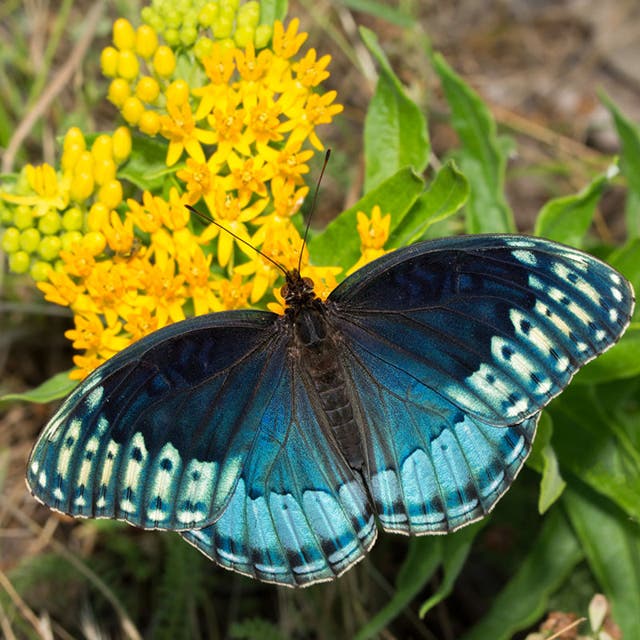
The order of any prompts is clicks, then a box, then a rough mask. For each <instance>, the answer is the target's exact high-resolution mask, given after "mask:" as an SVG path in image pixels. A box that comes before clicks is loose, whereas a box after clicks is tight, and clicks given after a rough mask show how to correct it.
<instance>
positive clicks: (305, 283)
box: [280, 269, 317, 309]
mask: <svg viewBox="0 0 640 640" xmlns="http://www.w3.org/2000/svg"><path fill="white" fill-rule="evenodd" d="M314 287H315V285H314V284H313V280H312V279H311V278H303V277H302V276H301V275H300V272H299V271H298V270H297V269H292V270H291V271H288V272H287V280H286V282H285V284H284V285H283V286H282V288H281V289H280V293H281V295H282V297H283V298H284V301H285V304H286V305H287V307H288V308H290V309H300V308H301V307H304V306H306V305H308V304H310V303H311V302H312V301H313V300H315V299H316V298H317V296H316V294H315V291H314Z"/></svg>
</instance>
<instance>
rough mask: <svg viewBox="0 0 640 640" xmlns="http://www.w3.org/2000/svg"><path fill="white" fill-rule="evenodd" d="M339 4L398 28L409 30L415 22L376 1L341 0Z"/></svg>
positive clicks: (397, 10) (398, 11) (408, 16)
mask: <svg viewBox="0 0 640 640" xmlns="http://www.w3.org/2000/svg"><path fill="white" fill-rule="evenodd" d="M340 4H342V5H343V6H345V7H348V8H349V9H352V10H353V11H360V12H361V13H368V14H369V15H370V16H374V17H376V18H381V19H382V20H386V21H387V22H390V23H391V24H395V25H397V26H398V27H404V28H410V27H413V26H414V25H415V22H416V21H415V19H414V18H413V16H411V15H410V14H409V13H407V12H406V11H403V10H402V9H399V8H398V7H393V6H390V5H389V4H388V3H384V2H377V1H376V0H341V2H340Z"/></svg>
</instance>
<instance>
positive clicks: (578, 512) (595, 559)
mask: <svg viewBox="0 0 640 640" xmlns="http://www.w3.org/2000/svg"><path fill="white" fill-rule="evenodd" d="M563 503H564V504H565V506H566V509H567V513H568V514H569V519H570V521H571V524H572V525H573V528H574V531H575V532H576V535H577V537H578V539H579V540H580V543H581V546H582V548H583V549H584V552H585V555H586V557H587V561H588V563H589V567H590V569H591V571H592V573H593V574H594V576H595V577H596V579H597V581H598V583H599V584H600V587H601V588H602V590H603V591H604V593H605V595H606V596H607V597H608V598H609V600H610V602H611V610H612V614H613V619H614V621H615V622H616V624H618V625H619V626H620V629H621V631H622V637H624V638H640V615H638V606H639V605H640V525H639V524H638V521H637V520H630V519H629V518H628V517H627V515H626V514H625V513H624V512H622V511H621V510H619V509H617V508H616V507H615V505H613V504H611V502H610V501H608V500H606V499H604V498H602V497H601V496H599V495H598V494H597V493H595V492H594V491H590V490H588V489H587V488H586V487H583V486H582V487H581V486H573V487H572V488H571V489H568V490H567V491H566V492H565V494H564V497H563Z"/></svg>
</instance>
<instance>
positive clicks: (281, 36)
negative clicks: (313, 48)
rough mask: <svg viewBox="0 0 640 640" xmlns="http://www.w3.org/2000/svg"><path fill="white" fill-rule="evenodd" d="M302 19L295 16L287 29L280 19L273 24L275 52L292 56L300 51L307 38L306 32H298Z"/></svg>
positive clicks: (288, 56)
mask: <svg viewBox="0 0 640 640" xmlns="http://www.w3.org/2000/svg"><path fill="white" fill-rule="evenodd" d="M299 25H300V20H298V18H294V19H293V20H292V21H291V22H290V23H289V25H288V26H287V29H286V31H285V29H284V25H283V24H282V22H280V21H279V20H276V22H275V23H274V25H273V40H272V47H273V52H274V53H275V54H276V55H277V56H280V57H281V58H285V59H286V58H292V57H293V56H295V55H296V53H298V51H299V50H300V47H301V46H302V45H303V44H304V41H305V40H306V39H307V34H306V33H304V32H303V33H297V31H298V26H299Z"/></svg>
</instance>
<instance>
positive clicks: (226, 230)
mask: <svg viewBox="0 0 640 640" xmlns="http://www.w3.org/2000/svg"><path fill="white" fill-rule="evenodd" d="M184 206H185V207H186V208H187V209H189V211H191V213H195V214H196V215H197V216H198V217H200V218H202V219H203V220H205V221H206V222H210V223H211V224H215V225H216V227H218V228H219V229H222V230H223V231H225V232H226V233H228V234H229V235H230V236H232V237H233V238H235V239H236V240H238V241H239V242H242V244H245V245H247V247H249V248H250V249H253V250H254V251H255V252H256V253H258V254H259V255H261V256H262V257H263V258H265V259H266V260H268V261H269V262H270V263H271V264H272V265H274V266H275V267H277V268H278V269H280V271H282V273H284V275H285V277H286V276H287V274H288V271H287V270H286V269H285V268H284V267H283V266H282V265H281V264H280V263H279V262H277V261H276V260H274V259H273V258H272V257H271V256H268V255H267V254H266V253H264V251H260V249H258V247H254V246H253V245H252V244H251V243H250V242H247V241H246V240H245V239H244V238H241V237H240V236H239V235H238V234H237V233H234V232H233V231H230V230H229V229H227V228H226V227H225V226H223V225H221V224H220V223H219V222H216V221H215V220H214V219H213V218H211V217H209V216H207V215H205V214H204V213H202V212H201V211H198V210H197V209H195V208H194V207H192V206H191V205H190V204H185V205H184ZM305 237H306V236H305Z"/></svg>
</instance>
